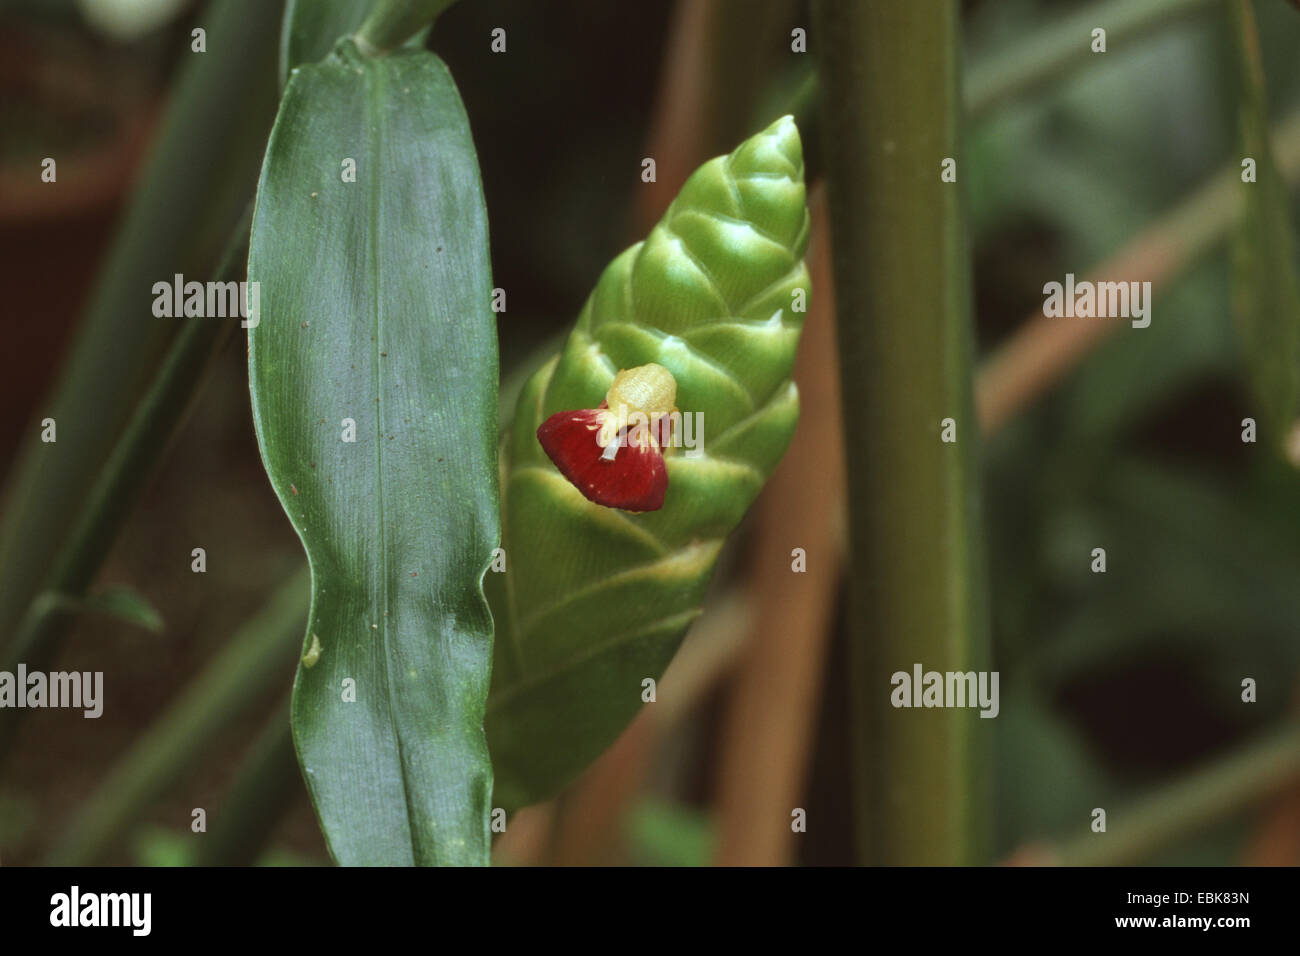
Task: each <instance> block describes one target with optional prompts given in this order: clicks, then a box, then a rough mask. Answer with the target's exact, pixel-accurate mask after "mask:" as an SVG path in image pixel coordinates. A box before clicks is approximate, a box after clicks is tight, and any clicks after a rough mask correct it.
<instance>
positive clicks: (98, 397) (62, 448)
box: [0, 0, 281, 645]
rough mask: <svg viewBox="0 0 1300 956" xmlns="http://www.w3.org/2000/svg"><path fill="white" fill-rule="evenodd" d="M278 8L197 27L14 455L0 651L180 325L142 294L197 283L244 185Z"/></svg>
mask: <svg viewBox="0 0 1300 956" xmlns="http://www.w3.org/2000/svg"><path fill="white" fill-rule="evenodd" d="M280 6H281V5H280V4H279V3H274V2H261V3H246V2H244V0H218V2H214V3H212V4H210V5H209V6H208V7H207V8H206V9H205V11H204V14H203V15H202V17H201V18H200V19H199V20H198V22H199V23H201V24H202V26H203V27H204V28H205V29H206V30H207V48H208V52H207V53H201V54H197V53H196V54H186V65H185V66H184V67H183V69H182V70H181V72H180V76H179V79H178V80H177V82H176V85H175V91H174V92H173V93H172V95H171V98H170V105H169V107H168V109H167V113H166V115H165V117H164V118H163V121H162V123H161V125H160V128H159V130H158V133H157V137H156V145H155V146H154V148H153V151H152V153H151V155H150V158H149V161H148V164H147V166H146V167H145V169H144V170H143V171H142V173H141V175H140V178H139V186H138V188H137V189H136V190H135V193H134V194H133V196H132V200H131V204H130V207H129V208H128V209H127V211H126V214H125V216H124V218H123V221H122V224H121V226H120V227H119V228H118V232H117V235H116V237H115V239H114V241H113V246H112V248H111V249H110V251H109V253H108V254H107V256H106V257H105V259H104V264H103V266H102V268H101V269H100V273H99V278H98V280H97V282H96V286H95V289H94V291H93V293H92V295H91V299H90V304H89V307H88V308H87V310H86V313H85V317H84V319H83V321H82V324H81V326H80V328H79V330H78V333H77V338H76V341H75V343H74V346H73V348H72V351H71V354H70V355H69V357H68V359H67V361H65V362H64V364H63V369H62V373H61V375H60V377H59V381H58V385H57V386H56V388H55V390H54V394H53V396H51V398H50V400H49V401H48V403H47V404H45V405H44V406H42V407H41V408H40V410H39V412H38V413H37V415H36V419H37V420H38V421H39V420H40V419H42V418H45V417H47V416H48V417H51V418H54V419H55V421H56V422H57V423H58V424H57V427H58V441H57V442H54V443H51V444H45V443H43V442H41V441H40V437H39V431H40V430H39V429H38V428H37V427H35V424H34V423H33V426H32V428H31V432H32V437H31V438H30V439H29V440H28V442H27V445H26V446H25V447H24V448H23V449H22V452H21V454H20V457H19V459H18V461H17V463H16V466H15V468H14V470H13V472H12V474H11V476H10V481H9V488H8V494H7V496H6V502H5V507H4V508H3V509H2V511H0V513H2V514H3V519H2V520H0V575H3V579H4V587H3V588H0V645H4V644H5V643H7V642H8V641H10V640H11V639H12V636H13V632H14V628H15V627H16V626H17V624H18V622H19V620H20V619H21V618H22V616H23V615H24V614H25V613H26V612H27V608H28V606H29V605H30V604H31V602H32V599H33V598H34V597H35V594H36V590H37V588H38V587H39V586H40V584H41V582H42V581H43V580H44V579H45V578H46V577H47V576H48V574H49V572H50V568H51V565H52V564H53V562H54V560H55V558H56V555H57V554H58V553H59V552H60V550H61V549H63V548H64V547H65V544H66V540H67V531H68V529H69V527H70V525H71V523H72V520H73V517H74V516H75V515H76V514H77V512H78V505H79V503H80V502H81V501H83V500H84V499H85V498H86V496H87V493H88V491H89V489H90V486H91V484H92V483H93V482H94V481H95V479H96V477H97V476H98V475H99V473H100V472H101V471H102V469H103V467H104V462H105V460H106V459H107V457H108V455H109V453H110V451H111V449H112V448H113V447H114V445H115V444H116V443H117V441H118V439H119V436H120V435H121V433H122V430H123V428H125V427H126V423H127V421H128V420H129V418H130V415H131V412H132V409H133V408H134V406H135V403H136V400H137V399H138V397H139V396H140V395H141V394H143V392H144V391H145V389H146V388H147V387H148V384H149V382H150V380H151V379H152V377H153V373H154V369H155V367H156V366H157V364H158V362H159V361H160V359H161V357H162V355H163V354H164V353H165V352H166V350H167V348H168V346H169V345H170V343H171V342H172V340H173V339H174V338H175V337H176V335H177V333H178V332H179V331H180V330H181V329H182V328H183V327H184V324H183V323H181V322H178V321H176V320H169V319H159V318H155V317H154V316H153V315H152V314H151V312H150V303H151V294H150V289H151V288H152V287H153V284H154V283H155V282H158V281H167V282H170V281H171V279H172V276H173V275H174V274H176V273H178V272H179V273H182V274H183V275H185V276H186V277H187V278H203V279H206V278H208V276H209V275H210V271H211V268H212V265H213V263H215V262H216V261H217V259H218V257H219V256H220V254H221V251H222V245H221V244H222V242H223V241H224V240H225V238H226V236H227V235H228V234H229V232H230V229H231V228H232V227H233V226H234V224H235V222H236V221H237V220H238V218H239V215H240V213H241V212H242V211H243V210H244V207H245V206H246V205H247V204H248V201H249V199H250V198H251V196H252V194H253V188H254V186H255V185H256V182H257V172H258V169H259V168H260V165H261V159H262V152H263V150H265V148H266V133H267V130H268V129H270V126H271V120H272V118H273V116H274V110H275V55H276V36H277V32H278V31H277V21H278V18H279V15H280Z"/></svg>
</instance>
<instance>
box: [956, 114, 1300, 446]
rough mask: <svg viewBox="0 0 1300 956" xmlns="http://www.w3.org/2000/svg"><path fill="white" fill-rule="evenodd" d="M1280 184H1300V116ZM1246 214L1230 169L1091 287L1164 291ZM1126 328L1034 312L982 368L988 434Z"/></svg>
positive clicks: (1115, 260)
mask: <svg viewBox="0 0 1300 956" xmlns="http://www.w3.org/2000/svg"><path fill="white" fill-rule="evenodd" d="M1272 141H1273V149H1274V156H1275V157H1276V159H1277V166H1278V170H1279V171H1280V173H1281V175H1282V178H1283V180H1284V181H1285V182H1287V183H1288V184H1289V185H1291V186H1292V187H1294V186H1295V184H1296V183H1297V182H1300V113H1297V114H1293V115H1291V116H1290V117H1289V118H1288V119H1287V120H1285V121H1284V122H1282V123H1281V124H1279V125H1277V126H1274V127H1273V130H1272ZM1240 211H1241V167H1240V165H1238V162H1237V161H1236V160H1233V161H1232V162H1230V163H1228V164H1227V166H1226V167H1225V168H1224V169H1222V170H1221V171H1220V172H1218V173H1216V174H1215V175H1214V176H1213V178H1211V179H1210V180H1209V181H1207V182H1206V183H1205V184H1204V185H1203V186H1201V187H1200V188H1199V189H1197V190H1196V191H1195V192H1194V193H1192V194H1191V195H1190V196H1188V197H1187V198H1186V199H1183V200H1182V201H1181V202H1179V203H1178V205H1176V206H1175V207H1174V208H1173V209H1171V210H1169V211H1168V212H1166V213H1165V214H1164V215H1162V216H1161V217H1160V218H1159V219H1157V220H1156V221H1155V222H1153V223H1151V224H1150V225H1149V226H1147V227H1146V228H1145V229H1143V230H1142V232H1141V233H1139V234H1138V235H1137V236H1135V237H1134V238H1133V239H1132V240H1131V241H1130V242H1128V243H1126V244H1125V245H1124V246H1123V247H1121V248H1120V249H1119V250H1117V251H1116V252H1115V253H1114V254H1113V255H1111V256H1108V257H1107V258H1106V259H1105V260H1104V261H1102V262H1099V263H1098V264H1097V265H1096V266H1094V267H1093V268H1091V269H1089V270H1088V272H1087V274H1086V276H1085V277H1084V278H1085V279H1087V281H1089V282H1093V283H1097V282H1124V281H1129V280H1134V279H1142V280H1146V281H1149V282H1150V283H1151V289H1152V291H1153V292H1154V291H1158V290H1159V289H1162V288H1163V287H1164V286H1165V285H1166V284H1167V283H1169V282H1171V281H1172V280H1173V279H1174V278H1176V277H1177V276H1178V275H1179V274H1180V273H1181V272H1182V271H1183V270H1185V269H1186V268H1187V267H1188V266H1189V265H1191V264H1192V263H1193V262H1195V261H1196V260H1197V259H1199V258H1200V257H1201V256H1203V255H1205V254H1206V253H1208V252H1209V251H1210V250H1211V249H1213V248H1214V247H1215V246H1216V245H1218V244H1219V243H1221V242H1223V240H1224V239H1225V238H1226V237H1227V234H1228V230H1229V229H1230V228H1231V227H1232V225H1233V223H1234V221H1235V220H1236V217H1237V216H1238V214H1239V213H1240ZM1120 327H1122V323H1116V322H1061V321H1060V320H1058V319H1052V318H1047V317H1045V316H1044V315H1043V314H1042V310H1041V309H1039V310H1036V311H1035V312H1033V313H1032V314H1031V315H1030V316H1029V317H1028V318H1026V319H1025V321H1024V323H1022V325H1021V326H1020V328H1019V329H1017V330H1016V332H1015V334H1013V335H1012V336H1011V338H1010V339H1008V340H1007V341H1006V342H1005V343H1003V344H1002V345H1001V346H999V347H998V349H997V351H995V352H994V353H993V354H992V355H990V356H989V357H988V358H986V359H985V360H984V361H983V363H982V364H981V365H980V370H979V382H978V396H979V413H980V422H981V424H982V426H983V428H984V431H985V432H993V431H996V430H997V429H998V428H1000V427H1002V425H1004V424H1005V423H1006V422H1007V421H1008V420H1009V419H1010V418H1011V417H1012V416H1014V415H1015V414H1016V413H1017V412H1019V411H1021V410H1022V409H1023V408H1024V407H1025V406H1027V405H1028V404H1030V403H1031V402H1032V401H1034V399H1036V398H1038V396H1039V395H1041V394H1042V393H1043V392H1045V391H1046V390H1047V389H1049V388H1050V387H1051V386H1052V385H1054V384H1055V383H1056V382H1059V381H1060V380H1061V379H1062V378H1063V377H1064V376H1065V375H1066V374H1067V373H1068V372H1069V371H1070V369H1072V368H1073V367H1074V366H1075V365H1077V364H1078V363H1079V362H1080V361H1082V360H1083V358H1084V356H1085V355H1087V354H1088V353H1089V352H1090V351H1092V349H1093V348H1095V347H1096V346H1097V345H1098V344H1099V343H1100V342H1101V341H1103V340H1104V339H1105V338H1107V337H1108V336H1110V335H1111V334H1112V333H1113V332H1114V331H1115V330H1116V329H1118V328H1120Z"/></svg>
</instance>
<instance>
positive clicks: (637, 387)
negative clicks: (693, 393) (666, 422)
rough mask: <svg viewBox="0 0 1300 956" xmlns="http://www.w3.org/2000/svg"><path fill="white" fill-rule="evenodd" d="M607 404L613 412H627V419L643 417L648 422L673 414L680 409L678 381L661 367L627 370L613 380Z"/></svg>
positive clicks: (642, 366)
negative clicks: (639, 415) (677, 408)
mask: <svg viewBox="0 0 1300 956" xmlns="http://www.w3.org/2000/svg"><path fill="white" fill-rule="evenodd" d="M605 404H606V406H607V407H608V408H610V409H611V410H612V411H618V410H620V408H626V409H627V415H628V416H631V415H635V414H638V413H640V414H641V415H644V416H645V418H646V420H647V421H654V420H655V419H656V418H659V417H660V416H663V415H668V414H671V413H672V412H673V411H675V410H676V407H677V379H675V378H673V373H672V372H670V371H668V369H666V368H664V367H663V366H662V365H656V364H655V363H654V362H651V363H650V364H649V365H638V366H636V368H625V369H623V370H622V371H621V372H619V373H618V374H617V375H615V376H614V381H613V383H612V384H611V385H610V386H609V391H608V392H606V393H605Z"/></svg>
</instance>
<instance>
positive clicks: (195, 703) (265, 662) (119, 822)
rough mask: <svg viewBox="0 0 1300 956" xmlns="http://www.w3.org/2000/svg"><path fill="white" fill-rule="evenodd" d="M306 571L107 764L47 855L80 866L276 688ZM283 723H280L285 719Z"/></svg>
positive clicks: (282, 677)
mask: <svg viewBox="0 0 1300 956" xmlns="http://www.w3.org/2000/svg"><path fill="white" fill-rule="evenodd" d="M309 581H310V577H309V574H308V572H307V569H306V568H303V569H301V570H299V571H298V572H296V573H295V574H294V575H293V577H291V578H290V579H289V580H288V581H286V582H285V583H283V584H281V585H280V586H279V587H278V588H277V589H276V590H275V591H274V592H273V593H272V595H271V597H270V599H269V600H268V601H267V603H266V604H265V605H264V606H263V607H262V609H261V610H259V611H258V612H257V614H256V615H255V616H254V617H253V618H251V619H250V620H249V621H248V622H247V623H245V624H244V625H243V627H241V628H240V630H239V631H238V632H237V633H236V634H235V635H234V637H232V638H231V640H230V643H229V644H227V645H226V646H225V647H224V648H223V649H222V650H221V653H220V654H219V655H218V656H217V657H216V658H215V659H214V660H212V661H211V662H210V663H209V664H208V665H207V666H206V667H205V668H204V669H203V671H202V673H200V674H199V676H198V677H196V678H195V679H194V680H193V681H191V682H190V684H189V685H188V686H187V687H186V688H185V689H184V690H183V691H182V692H181V693H180V695H179V696H178V699H177V700H176V702H175V703H174V704H172V706H171V707H169V708H168V709H167V710H166V711H165V712H164V713H163V714H162V715H161V716H160V717H159V718H158V719H157V720H155V721H154V722H153V724H152V725H151V726H150V727H149V729H148V730H147V731H145V733H143V734H142V735H140V736H139V737H138V738H136V741H135V744H134V745H133V746H132V747H131V749H130V750H129V751H128V752H127V753H126V755H125V756H124V757H122V759H120V760H119V761H118V762H117V763H116V764H115V765H114V767H113V769H112V770H111V771H110V772H109V774H108V776H107V778H106V779H105V780H104V782H103V783H102V784H101V785H100V787H99V789H98V790H97V791H96V792H95V793H94V794H93V796H92V797H91V798H90V800H89V801H88V802H87V803H86V804H85V806H84V808H83V809H82V811H81V813H80V815H79V816H77V817H76V818H75V819H74V820H73V821H72V823H71V825H70V826H69V827H68V828H67V830H65V831H64V833H63V836H62V838H61V839H60V840H59V841H58V843H57V844H56V845H55V846H54V847H53V848H52V849H51V850H50V853H49V855H48V857H47V863H49V864H52V865H59V866H87V865H90V864H93V863H95V862H97V861H98V860H100V859H101V858H102V857H103V855H104V853H105V852H107V851H108V850H110V849H111V848H112V847H113V845H114V842H115V841H116V840H117V839H118V837H120V836H121V834H122V831H123V829H124V828H125V827H126V826H128V825H129V824H130V823H131V822H132V821H134V820H135V819H136V818H137V817H138V816H139V815H140V813H142V812H143V811H144V810H145V809H146V808H147V807H148V805H149V803H150V802H152V801H153V800H156V799H157V798H158V797H159V796H161V795H162V794H164V793H166V792H167V790H168V788H169V787H171V786H172V785H174V784H175V783H176V782H177V781H179V780H180V779H181V778H182V777H183V776H184V775H185V773H186V771H187V770H188V769H189V768H190V767H192V766H193V765H194V763H195V762H196V761H197V760H198V759H199V758H200V757H202V756H203V754H204V752H205V750H206V748H207V747H208V746H209V745H210V744H211V743H212V741H213V740H214V739H215V738H216V737H217V735H218V734H220V733H221V732H222V731H223V730H225V729H226V728H228V727H229V725H230V722H231V721H232V720H234V719H235V718H236V717H237V715H239V714H240V713H242V712H243V711H245V710H246V709H247V708H248V707H250V706H252V705H253V704H254V703H255V702H256V701H258V700H259V699H261V698H262V697H263V696H264V695H265V694H267V693H269V692H270V691H271V690H272V689H273V688H274V687H276V686H277V684H278V685H279V686H280V687H281V688H282V689H283V688H284V687H286V686H287V681H288V679H289V676H290V673H291V664H292V662H293V660H294V658H295V656H296V654H297V653H298V651H299V649H300V648H301V646H302V634H303V626H304V622H305V621H306V620H307V610H308V603H309V594H310V588H309ZM285 726H286V727H287V726H288V721H287V719H286V720H285Z"/></svg>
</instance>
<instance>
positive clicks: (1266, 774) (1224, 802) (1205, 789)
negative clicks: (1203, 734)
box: [1056, 724, 1300, 866]
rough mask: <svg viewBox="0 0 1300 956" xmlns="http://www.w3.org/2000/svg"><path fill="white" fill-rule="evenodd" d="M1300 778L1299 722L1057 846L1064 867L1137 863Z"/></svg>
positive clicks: (1108, 816) (1118, 811)
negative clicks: (1095, 830)
mask: <svg viewBox="0 0 1300 956" xmlns="http://www.w3.org/2000/svg"><path fill="white" fill-rule="evenodd" d="M1297 778H1300V726H1296V725H1294V724H1293V725H1291V726H1288V727H1286V728H1284V729H1283V730H1281V731H1278V732H1276V733H1274V734H1272V735H1271V736H1268V737H1266V738H1264V739H1262V740H1260V741H1258V742H1256V743H1255V744H1254V745H1252V746H1250V747H1248V748H1246V749H1244V750H1240V751H1238V752H1236V753H1234V754H1233V755H1232V756H1230V757H1227V758H1225V759H1224V760H1222V761H1220V762H1218V763H1216V764H1213V765H1211V766H1209V767H1206V768H1204V769H1203V770H1199V771H1197V772H1196V773H1193V774H1192V775H1191V776H1189V777H1187V778H1186V779H1185V780H1181V781H1179V782H1177V783H1174V784H1171V785H1170V786H1168V787H1166V788H1165V789H1163V790H1160V791H1157V792H1156V793H1154V794H1152V795H1151V796H1149V797H1147V798H1146V799H1144V800H1142V801H1140V802H1139V803H1136V804H1134V805H1133V806H1131V807H1128V808H1127V809H1124V808H1121V809H1120V810H1116V811H1115V812H1114V813H1110V814H1108V815H1107V821H1106V822H1107V826H1108V828H1107V831H1106V832H1105V833H1088V834H1086V835H1084V836H1079V837H1075V838H1074V839H1072V840H1070V841H1068V842H1066V843H1064V844H1062V845H1061V847H1060V849H1059V850H1058V852H1057V854H1056V858H1057V861H1058V862H1060V863H1062V864H1065V865H1067V866H1125V865H1129V864H1133V863H1140V862H1142V861H1143V860H1145V859H1147V858H1148V857H1149V856H1150V855H1151V854H1152V853H1154V852H1155V851H1157V850H1159V849H1160V848H1161V847H1164V846H1167V845H1169V844H1171V843H1175V842H1177V841H1179V840H1183V839H1186V838H1187V836H1188V835H1189V834H1191V833H1195V832H1196V831H1197V830H1200V829H1204V828H1205V827H1207V826H1210V825H1211V824H1213V823H1216V822H1218V821H1219V820H1223V819H1226V818H1228V817H1230V816H1231V815H1232V814H1234V813H1236V812H1238V811H1240V810H1243V809H1245V808H1247V807H1249V806H1251V805H1252V804H1254V803H1257V802H1259V801H1260V800H1263V799H1265V798H1267V797H1269V796H1271V795H1272V794H1275V793H1277V792H1278V791H1280V790H1281V789H1282V788H1283V787H1285V786H1286V785H1287V784H1288V783H1290V782H1292V781H1295V780H1296V779H1297Z"/></svg>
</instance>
